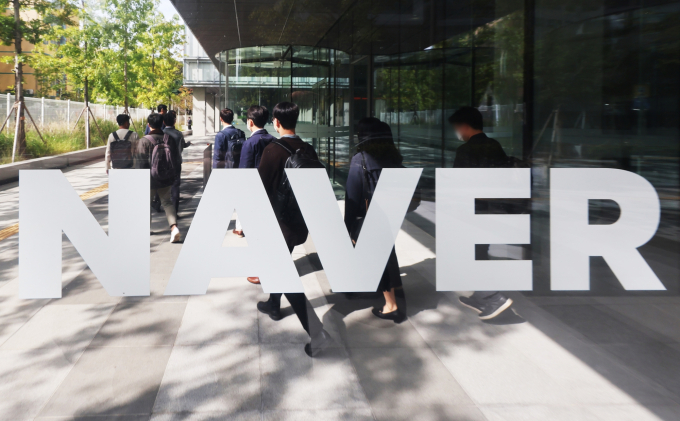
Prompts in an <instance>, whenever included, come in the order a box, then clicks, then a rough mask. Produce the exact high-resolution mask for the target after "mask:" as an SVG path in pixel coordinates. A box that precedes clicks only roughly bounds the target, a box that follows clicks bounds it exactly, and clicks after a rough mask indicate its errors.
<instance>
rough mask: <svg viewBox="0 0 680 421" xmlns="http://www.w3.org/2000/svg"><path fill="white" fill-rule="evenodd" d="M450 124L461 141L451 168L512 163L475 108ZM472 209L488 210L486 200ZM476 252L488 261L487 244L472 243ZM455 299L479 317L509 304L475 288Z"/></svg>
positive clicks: (485, 317) (497, 294)
mask: <svg viewBox="0 0 680 421" xmlns="http://www.w3.org/2000/svg"><path fill="white" fill-rule="evenodd" d="M449 123H450V124H451V125H452V126H453V129H454V130H455V131H456V136H457V137H458V139H459V140H461V141H462V142H464V143H463V144H462V145H461V146H459V147H458V149H457V150H456V158H455V159H454V160H453V167H454V168H507V167H508V166H510V165H511V164H512V162H511V159H510V158H508V155H507V154H506V153H505V151H504V150H503V147H502V146H501V144H500V143H498V141H497V140H495V139H492V138H490V137H488V136H487V135H486V134H484V131H483V129H484V118H483V116H482V113H480V112H479V110H478V109H476V108H474V107H461V108H459V109H458V110H457V111H456V112H455V113H453V115H451V117H449ZM475 210H476V211H477V213H479V212H480V211H481V212H484V211H488V210H489V203H488V202H487V201H477V204H476V205H475ZM475 255H476V256H477V260H489V244H477V245H475ZM458 300H459V301H460V302H461V304H463V305H464V306H466V307H468V308H471V309H473V310H475V311H476V312H477V313H479V318H480V319H482V320H489V319H493V318H494V317H496V316H498V315H499V314H501V313H502V312H504V311H505V310H507V309H508V308H510V306H511V305H512V299H510V298H508V297H506V296H504V295H503V294H501V293H500V292H498V291H476V292H474V293H473V294H472V295H471V296H469V297H459V298H458Z"/></svg>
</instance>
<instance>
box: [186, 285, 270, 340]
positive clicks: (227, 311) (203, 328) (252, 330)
mask: <svg viewBox="0 0 680 421" xmlns="http://www.w3.org/2000/svg"><path fill="white" fill-rule="evenodd" d="M260 295H261V294H260V288H259V287H257V286H255V285H252V284H250V283H249V282H247V281H246V279H245V278H215V279H212V280H211V282H210V286H209V288H208V292H207V294H205V295H196V296H191V297H189V301H188V303H187V307H186V310H185V311H184V318H183V319H182V325H181V326H180V328H179V332H178V333H177V341H176V345H199V344H210V343H240V344H257V343H258V320H257V313H258V311H257V308H256V307H255V306H256V303H257V300H258V298H262V297H260Z"/></svg>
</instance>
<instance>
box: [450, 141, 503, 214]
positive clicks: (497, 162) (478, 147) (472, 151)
mask: <svg viewBox="0 0 680 421" xmlns="http://www.w3.org/2000/svg"><path fill="white" fill-rule="evenodd" d="M507 162H508V155H506V153H505V151H504V150H503V147H502V146H501V144H500V143H498V141H497V140H496V139H492V138H490V137H488V136H487V135H485V134H484V133H479V134H476V135H474V136H472V137H471V138H470V139H468V141H467V142H465V143H464V144H463V145H461V146H460V147H458V150H457V151H456V158H455V159H454V160H453V167H454V168H503V167H504V166H505V165H506V164H507ZM499 203H500V202H499V201H498V200H493V201H490V200H487V199H481V200H476V201H475V211H476V212H487V211H489V210H490V209H491V207H492V204H496V205H498V204H499Z"/></svg>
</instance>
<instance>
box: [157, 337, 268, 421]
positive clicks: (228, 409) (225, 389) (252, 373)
mask: <svg viewBox="0 0 680 421" xmlns="http://www.w3.org/2000/svg"><path fill="white" fill-rule="evenodd" d="M260 395H261V392H260V376H259V347H258V346H257V345H243V344H226V345H205V346H175V347H174V349H173V351H172V355H171V356H170V360H169V361H168V365H167V369H166V370H165V375H164V376H163V382H162V384H161V387H160V390H159V392H158V398H157V399H156V403H155V405H154V412H161V413H163V412H220V413H229V414H231V413H237V412H242V411H254V410H259V409H260V407H261V397H260Z"/></svg>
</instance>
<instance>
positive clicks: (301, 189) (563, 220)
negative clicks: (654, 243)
mask: <svg viewBox="0 0 680 421" xmlns="http://www.w3.org/2000/svg"><path fill="white" fill-rule="evenodd" d="M286 171H287V174H288V177H289V179H290V182H291V185H292V188H293V191H294V193H295V196H296V198H297V200H298V203H299V205H300V209H301V211H302V214H303V216H304V219H305V222H306V223H307V226H308V228H309V231H310V235H311V237H312V240H313V241H314V244H315V246H316V248H317V251H318V254H319V259H320V260H321V263H322V265H323V267H324V269H325V271H326V275H327V277H328V280H329V283H330V284H331V287H332V288H333V290H334V291H337V292H352V291H357V292H359V291H375V290H376V288H377V286H378V283H379V282H380V278H381V276H382V273H383V271H384V268H385V265H386V264H387V260H388V258H389V255H390V252H391V250H392V248H393V247H394V243H395V240H396V237H397V234H398V232H399V229H400V227H401V224H402V222H403V220H404V217H405V215H406V211H407V208H408V205H409V203H410V200H411V197H412V196H413V193H414V191H415V188H416V185H417V183H418V179H419V178H420V174H421V171H422V170H421V169H412V168H409V169H406V168H403V169H396V168H389V169H384V170H383V172H382V174H381V176H380V181H379V182H378V186H377V189H376V191H375V194H374V197H373V200H372V201H371V206H370V208H369V210H368V213H367V215H366V218H365V222H364V224H363V227H362V230H361V234H360V236H359V239H358V241H357V244H356V246H354V245H353V244H352V242H351V240H350V238H349V234H348V233H347V229H346V228H345V224H344V222H343V220H342V216H341V212H340V209H339V208H338V204H337V201H336V199H335V196H334V194H333V190H332V187H331V185H330V182H329V180H328V176H327V175H326V172H325V171H324V170H323V169H294V170H286ZM19 179H20V192H19V224H20V227H21V229H20V230H19V278H20V290H19V291H20V292H19V293H20V296H21V297H23V298H59V297H61V247H62V241H61V239H62V232H63V233H65V234H66V236H67V237H68V238H69V240H70V241H71V242H72V243H73V245H74V246H75V248H76V249H77V250H78V252H79V253H80V254H81V256H82V257H83V259H84V260H85V262H86V263H87V264H88V265H89V266H90V268H91V269H92V272H93V273H94V275H95V276H96V277H97V278H98V279H99V281H100V282H101V283H102V285H103V286H104V288H105V289H106V291H107V292H108V293H109V294H110V295H114V296H123V295H126V296H127V295H138V296H145V295H149V291H150V274H149V272H150V250H149V242H150V241H149V230H150V222H149V171H148V170H111V171H110V182H109V229H108V234H107V233H105V232H104V230H103V229H102V227H101V226H100V225H99V224H98V223H97V221H96V220H95V218H94V216H93V215H92V214H91V213H90V212H89V210H88V209H87V207H86V206H85V204H84V203H83V202H82V201H81V200H80V198H79V197H78V195H77V194H76V192H75V191H74V190H73V188H72V187H71V186H70V185H69V183H68V181H67V180H66V178H65V177H64V175H63V174H62V173H61V171H59V170H25V171H20V175H19ZM550 194H551V197H550V200H551V203H550V212H551V215H550V230H551V232H550V242H551V282H552V288H553V289H555V290H587V289H589V287H590V273H589V258H590V257H591V256H602V257H603V258H604V259H605V261H606V262H607V263H608V264H609V266H610V267H611V268H612V271H613V272H614V274H615V275H616V276H617V277H618V278H619V280H620V282H621V284H622V285H623V287H624V288H626V289H628V290H662V289H664V287H663V285H662V283H661V281H660V280H659V279H658V277H657V276H656V274H655V273H654V272H653V271H652V269H651V268H650V267H649V265H648V264H647V262H646V261H645V260H644V259H643V257H642V256H641V255H640V253H639V252H638V250H637V248H638V247H640V246H642V245H644V244H645V243H646V242H648V241H649V240H650V239H651V238H652V237H653V236H654V234H655V232H656V230H657V227H658V224H659V218H660V205H659V198H658V195H657V193H656V191H655V189H654V187H653V186H652V185H651V184H650V183H649V182H648V181H647V180H645V179H644V178H642V177H641V176H639V175H636V174H634V173H631V172H626V171H622V170H615V169H603V168H600V169H553V170H551V189H550ZM530 197H531V174H530V170H529V169H524V168H522V169H498V168H494V169H466V168H440V169H437V170H436V211H437V228H436V229H437V232H436V234H437V235H436V237H437V239H436V242H437V244H436V245H437V290H439V291H461V290H478V291H480V290H530V289H531V288H532V282H533V280H532V262H531V261H530V260H484V261H478V260H476V258H475V246H476V245H477V244H528V243H530V234H531V232H530V218H531V217H530V215H528V214H525V215H514V214H509V215H506V214H503V215H498V214H476V213H475V200H476V199H494V198H497V199H509V198H530ZM592 199H608V200H613V201H615V202H616V203H617V204H618V206H619V208H620V209H621V216H620V218H619V220H618V221H616V222H615V223H613V224H610V225H590V224H589V223H588V201H589V200H592ZM234 210H236V211H237V212H238V215H239V219H240V221H241V223H242V225H243V229H244V231H245V232H247V233H248V247H222V242H223V239H224V236H225V235H226V233H227V229H228V225H229V219H230V216H231V215H232V213H233V212H234ZM255 274H257V275H259V276H260V280H261V282H262V287H263V289H264V291H265V292H303V287H302V283H301V281H300V278H299V276H298V273H297V271H296V268H295V265H294V263H293V260H292V258H291V256H290V253H289V249H288V247H287V245H286V242H285V240H284V238H283V235H282V233H281V230H280V228H279V225H278V223H277V221H276V217H275V215H274V212H273V210H272V208H271V206H270V204H269V199H268V197H267V194H266V192H265V190H264V187H263V186H262V182H261V180H260V176H259V174H258V173H257V170H254V169H241V170H239V171H231V170H224V169H221V170H215V171H213V173H212V175H211V177H210V181H209V182H208V185H207V187H206V189H205V191H204V193H203V196H202V198H201V201H200V203H199V206H198V209H197V211H196V215H195V216H194V219H193V223H192V225H191V227H190V228H189V230H188V232H187V234H186V239H185V242H184V244H183V245H182V249H181V251H180V255H179V257H178V259H177V262H176V264H175V267H174V268H173V271H172V275H171V277H170V280H169V282H168V285H167V287H166V290H165V294H166V295H190V294H205V292H206V291H207V289H208V285H209V283H210V279H211V278H217V277H236V276H252V275H255Z"/></svg>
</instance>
